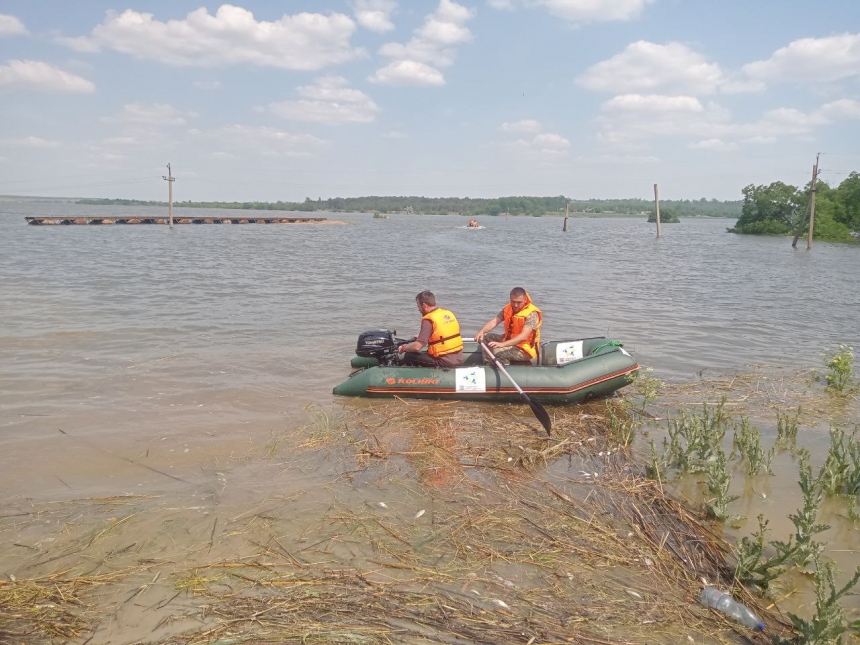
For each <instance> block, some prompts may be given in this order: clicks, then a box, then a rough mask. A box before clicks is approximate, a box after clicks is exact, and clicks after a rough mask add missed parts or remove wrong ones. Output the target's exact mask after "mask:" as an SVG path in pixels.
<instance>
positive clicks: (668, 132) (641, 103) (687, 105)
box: [597, 95, 860, 150]
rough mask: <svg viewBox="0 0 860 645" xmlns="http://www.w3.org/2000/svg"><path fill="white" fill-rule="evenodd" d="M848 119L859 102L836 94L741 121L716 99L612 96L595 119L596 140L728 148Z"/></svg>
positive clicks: (857, 113) (858, 111) (857, 115)
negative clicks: (670, 140) (677, 141)
mask: <svg viewBox="0 0 860 645" xmlns="http://www.w3.org/2000/svg"><path fill="white" fill-rule="evenodd" d="M848 119H860V101H855V100H853V99H841V100H838V101H832V102H830V103H826V104H824V105H822V106H821V107H819V108H817V109H814V110H810V111H803V110H798V109H795V108H787V107H783V108H777V109H774V110H768V111H766V112H764V113H763V114H762V115H761V117H759V118H758V119H756V120H754V121H748V122H745V123H738V122H734V121H733V120H732V118H731V114H730V113H729V112H728V111H727V110H726V109H725V108H723V107H722V106H720V105H718V104H716V103H713V102H711V103H708V104H706V105H702V104H701V103H700V102H699V101H698V99H695V98H693V97H689V96H654V95H651V96H640V95H634V96H632V97H631V95H627V96H621V97H615V98H613V99H611V100H610V101H607V102H606V103H604V105H603V110H602V114H601V116H600V117H599V118H598V119H597V124H598V128H599V131H598V134H597V138H598V140H600V141H602V142H604V143H609V144H622V145H631V144H634V145H644V144H646V143H647V142H648V141H651V140H654V139H657V138H665V137H678V138H681V139H682V140H683V139H684V138H686V139H688V141H687V145H689V147H691V148H695V149H710V150H730V149H734V147H736V146H737V144H739V143H753V144H761V143H773V142H775V141H777V140H779V139H781V138H786V137H808V136H809V135H810V134H812V133H813V132H814V131H815V130H816V129H818V128H821V127H825V126H828V125H832V124H834V123H837V122H839V121H844V120H848Z"/></svg>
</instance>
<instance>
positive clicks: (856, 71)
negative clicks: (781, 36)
mask: <svg viewBox="0 0 860 645" xmlns="http://www.w3.org/2000/svg"><path fill="white" fill-rule="evenodd" d="M743 71H744V73H746V75H747V76H749V77H750V78H751V79H753V80H756V81H760V82H764V83H790V82H800V81H805V82H827V81H836V80H839V79H843V78H848V77H851V76H858V75H860V34H842V35H840V36H830V37H827V38H801V39H800V40H795V41H792V42H791V43H789V44H788V46H787V47H782V48H781V49H778V50H777V51H775V52H774V53H773V55H772V56H771V57H770V58H768V59H767V60H761V61H756V62H754V63H749V64H747V65H744V66H743Z"/></svg>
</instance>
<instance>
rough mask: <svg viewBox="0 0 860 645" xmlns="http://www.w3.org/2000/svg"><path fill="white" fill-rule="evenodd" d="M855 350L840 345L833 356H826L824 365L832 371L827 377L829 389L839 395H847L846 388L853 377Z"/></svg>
mask: <svg viewBox="0 0 860 645" xmlns="http://www.w3.org/2000/svg"><path fill="white" fill-rule="evenodd" d="M853 363H854V348H853V347H848V346H847V345H840V346H839V349H837V350H836V351H835V352H833V354H831V355H828V356H825V360H824V364H825V365H826V366H827V368H828V369H829V370H830V373H829V374H828V375H827V376H826V377H825V379H826V381H827V389H829V390H831V391H832V392H835V393H837V394H845V388H846V387H848V385H850V383H851V379H852V377H853V369H852V367H851V366H852V365H853Z"/></svg>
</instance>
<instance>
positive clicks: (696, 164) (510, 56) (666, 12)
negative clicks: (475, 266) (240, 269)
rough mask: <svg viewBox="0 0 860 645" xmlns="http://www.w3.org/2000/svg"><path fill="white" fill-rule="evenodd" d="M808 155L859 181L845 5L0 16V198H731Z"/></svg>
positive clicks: (418, 2)
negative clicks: (170, 192) (170, 193)
mask: <svg viewBox="0 0 860 645" xmlns="http://www.w3.org/2000/svg"><path fill="white" fill-rule="evenodd" d="M144 6H145V9H144V8H142V7H144ZM817 153H821V163H820V166H821V169H822V172H821V175H820V176H821V179H822V180H823V181H827V182H828V183H830V184H831V185H838V183H839V182H840V181H842V180H843V179H844V178H845V177H846V175H847V174H848V173H849V172H851V171H853V170H860V2H857V1H856V0H820V1H819V2H817V3H813V4H810V3H808V2H798V1H795V0H755V1H754V2H750V1H749V0H744V1H741V0H721V1H716V0H458V1H454V0H408V1H407V0H313V1H311V0H305V1H302V0H294V1H293V0H281V1H277V2H276V1H272V0H269V1H267V2H262V1H255V0H236V4H221V3H218V2H215V3H207V2H202V1H201V0H191V1H186V0H170V1H169V2H167V1H162V0H150V1H149V2H146V3H143V2H134V3H132V2H129V1H128V0H108V1H103V0H87V1H86V2H75V3H70V2H69V1H68V0H54V1H51V0H44V1H40V0H0V195H36V196H71V197H83V196H91V197H115V198H132V199H147V200H166V198H167V182H165V181H164V180H163V176H164V175H166V174H167V164H170V165H171V173H172V175H173V176H174V177H175V178H176V181H175V182H174V199H175V200H177V201H182V200H194V201H198V200H199V201H208V200H219V201H251V200H258V201H277V200H284V201H303V200H304V199H306V198H310V199H314V200H316V199H319V198H322V199H327V198H331V197H357V196H365V195H417V196H426V197H498V196H509V195H537V196H551V195H552V196H554V195H565V196H567V197H570V198H573V199H591V198H596V199H611V198H629V197H641V198H645V199H651V198H653V194H654V192H653V191H654V188H653V186H654V184H655V183H656V184H658V185H659V187H660V196H661V198H664V199H699V198H703V197H704V198H707V199H719V200H733V199H741V197H742V195H741V190H742V188H743V187H744V186H746V185H749V184H756V185H761V184H769V183H771V182H774V181H783V182H786V183H790V184H794V185H804V184H805V183H806V182H808V181H809V179H810V176H811V171H812V165H813V163H814V161H815V156H816V154H817Z"/></svg>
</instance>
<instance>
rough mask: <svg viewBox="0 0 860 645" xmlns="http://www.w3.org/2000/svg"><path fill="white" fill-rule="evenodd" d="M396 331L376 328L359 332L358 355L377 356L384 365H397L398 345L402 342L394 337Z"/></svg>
mask: <svg viewBox="0 0 860 645" xmlns="http://www.w3.org/2000/svg"><path fill="white" fill-rule="evenodd" d="M395 333H396V332H392V331H389V330H388V329H374V330H373V331H366V332H364V333H362V334H359V335H358V345H357V346H356V348H355V354H356V356H361V357H362V358H375V359H376V360H377V361H378V362H379V364H380V365H383V366H390V365H397V364H398V360H397V347H398V345H400V344H402V342H401V341H400V339H398V338H395V337H394V334H395Z"/></svg>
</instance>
